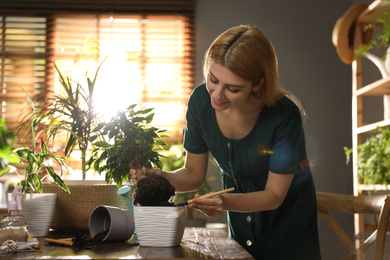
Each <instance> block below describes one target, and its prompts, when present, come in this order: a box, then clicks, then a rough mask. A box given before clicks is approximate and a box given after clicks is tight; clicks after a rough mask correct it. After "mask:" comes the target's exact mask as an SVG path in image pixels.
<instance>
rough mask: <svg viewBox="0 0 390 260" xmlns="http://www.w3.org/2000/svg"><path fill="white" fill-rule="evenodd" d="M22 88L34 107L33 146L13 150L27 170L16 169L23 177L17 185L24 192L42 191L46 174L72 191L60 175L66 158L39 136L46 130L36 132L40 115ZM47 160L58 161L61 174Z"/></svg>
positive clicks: (60, 185)
mask: <svg viewBox="0 0 390 260" xmlns="http://www.w3.org/2000/svg"><path fill="white" fill-rule="evenodd" d="M21 89H22V90H23V91H24V93H25V94H26V97H27V100H28V103H29V105H30V106H31V108H32V116H31V123H30V130H31V146H30V147H28V146H21V147H17V148H15V149H14V150H13V152H14V153H16V154H17V155H18V157H19V160H20V162H21V164H22V166H23V168H24V171H25V172H24V174H20V173H19V172H18V171H17V170H16V173H17V174H18V175H19V177H20V178H21V181H20V182H19V183H18V184H17V186H19V185H22V187H23V189H22V192H23V193H32V192H39V193H42V180H43V179H44V178H45V177H46V176H50V177H52V178H53V180H54V182H55V183H56V184H57V185H58V186H59V187H61V188H62V189H64V190H65V191H67V192H68V193H70V191H69V188H68V187H67V186H66V184H65V183H64V181H63V180H62V178H61V177H60V176H62V175H63V173H64V171H63V169H64V168H66V163H65V158H64V157H62V156H59V155H56V154H54V153H51V152H50V151H49V150H48V148H47V145H46V143H45V141H44V140H43V139H41V138H39V136H41V134H42V133H43V132H44V130H40V131H38V132H36V130H37V126H38V122H39V120H38V117H39V115H38V114H37V113H36V110H35V108H34V103H33V101H32V100H31V98H30V96H29V95H28V94H27V92H26V91H25V90H24V89H23V88H21ZM39 143H40V144H39ZM38 145H39V147H38ZM47 160H53V161H54V163H57V164H58V165H59V168H60V175H58V174H57V173H56V172H55V170H54V168H53V167H52V166H51V165H50V164H49V163H48V161H47ZM42 170H44V171H46V175H45V176H43V177H42V178H41V177H40V174H41V173H42ZM8 172H9V170H8V171H2V172H1V174H0V177H1V176H3V175H5V174H7V173H8Z"/></svg>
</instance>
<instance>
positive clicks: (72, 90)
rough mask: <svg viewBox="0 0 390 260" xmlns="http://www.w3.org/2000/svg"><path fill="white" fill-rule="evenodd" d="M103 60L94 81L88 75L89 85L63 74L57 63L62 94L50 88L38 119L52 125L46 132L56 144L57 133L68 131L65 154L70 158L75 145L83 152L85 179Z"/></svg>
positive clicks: (96, 119) (96, 121) (94, 124)
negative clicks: (99, 74)
mask: <svg viewBox="0 0 390 260" xmlns="http://www.w3.org/2000/svg"><path fill="white" fill-rule="evenodd" d="M103 62H104V61H103ZM103 62H102V63H101V64H100V65H99V67H98V68H97V70H96V73H95V76H94V78H93V80H91V79H90V78H89V77H87V75H85V78H86V82H87V87H85V86H84V85H82V84H80V83H78V82H75V81H73V80H72V78H71V76H69V75H67V76H64V75H63V74H62V73H61V71H60V70H59V68H58V67H57V65H56V64H55V63H54V67H55V69H56V71H57V73H58V75H59V81H60V84H61V86H62V90H63V93H59V94H57V93H54V91H49V95H48V98H46V100H45V103H46V105H45V107H43V108H42V109H41V111H40V113H39V117H38V118H37V120H38V122H39V123H45V124H47V125H48V126H49V127H48V128H47V133H46V134H47V137H48V138H51V139H52V140H53V143H54V142H55V141H56V137H57V135H58V134H60V133H64V132H65V134H67V139H66V144H65V156H66V157H69V156H70V155H71V153H72V152H73V151H74V150H75V148H78V149H79V150H80V151H81V168H82V179H83V180H85V178H86V169H85V161H86V154H87V150H88V146H89V144H90V143H89V141H88V138H89V136H90V134H91V132H92V129H93V128H94V127H95V126H96V124H97V123H98V117H97V114H96V113H95V112H94V103H93V100H94V99H93V95H94V90H95V84H96V80H97V75H98V72H99V69H100V67H101V65H102V64H103ZM86 74H87V73H86Z"/></svg>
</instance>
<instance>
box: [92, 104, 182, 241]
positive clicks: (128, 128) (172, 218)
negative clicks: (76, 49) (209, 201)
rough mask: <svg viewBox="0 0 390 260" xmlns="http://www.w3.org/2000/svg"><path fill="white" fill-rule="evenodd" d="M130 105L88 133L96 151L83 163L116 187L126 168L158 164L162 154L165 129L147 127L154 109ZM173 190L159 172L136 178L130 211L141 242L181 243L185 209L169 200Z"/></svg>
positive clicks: (123, 179)
mask: <svg viewBox="0 0 390 260" xmlns="http://www.w3.org/2000/svg"><path fill="white" fill-rule="evenodd" d="M135 107H136V105H131V106H129V107H128V108H127V110H125V111H121V112H118V113H117V115H116V116H115V117H113V118H112V119H111V121H109V122H108V123H105V122H103V123H100V124H99V125H98V127H97V128H96V129H95V130H94V133H95V134H94V135H92V136H91V137H90V140H91V141H93V142H94V143H93V144H94V146H95V147H96V149H95V150H93V157H91V158H90V160H88V161H87V165H88V166H90V167H93V168H94V169H95V170H96V171H97V172H98V173H100V174H105V179H106V181H110V180H113V181H114V182H115V183H116V184H117V185H118V187H121V186H122V183H123V182H131V179H130V175H129V172H130V169H136V170H138V171H140V170H141V168H142V167H151V168H152V167H158V168H160V169H161V168H162V163H161V161H160V157H161V156H162V155H161V154H160V153H158V152H157V151H156V149H157V148H160V149H161V147H163V146H165V145H166V143H165V142H164V141H162V140H160V138H163V137H165V136H164V135H163V132H165V131H164V130H160V129H158V128H156V127H147V125H148V124H150V123H151V122H152V120H153V116H154V114H153V113H151V112H152V110H153V109H141V110H135ZM174 194H175V189H174V187H173V186H172V185H171V184H170V182H169V181H168V180H167V179H165V178H164V177H162V176H159V175H154V174H152V175H151V176H146V177H144V178H143V179H140V180H139V181H138V182H137V186H136V189H135V191H134V196H133V197H134V201H133V203H134V209H133V213H134V221H135V230H136V234H137V237H138V241H139V243H140V245H141V246H161V247H170V246H176V245H178V244H179V243H180V241H181V238H182V236H183V232H184V227H185V222H186V215H187V210H186V207H185V206H181V207H177V206H175V205H174V204H173V203H172V202H170V199H171V198H172V196H173V195H174Z"/></svg>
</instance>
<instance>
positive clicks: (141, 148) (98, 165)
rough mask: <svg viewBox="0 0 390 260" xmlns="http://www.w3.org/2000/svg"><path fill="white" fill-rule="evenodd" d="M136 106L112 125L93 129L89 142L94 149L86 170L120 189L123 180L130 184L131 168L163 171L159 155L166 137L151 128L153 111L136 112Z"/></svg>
mask: <svg viewBox="0 0 390 260" xmlns="http://www.w3.org/2000/svg"><path fill="white" fill-rule="evenodd" d="M135 107H136V105H135V104H133V105H130V106H129V107H128V108H127V109H125V110H123V111H120V112H118V113H117V114H116V115H115V116H114V117H112V119H111V120H110V121H109V122H101V123H99V124H98V126H97V127H96V128H95V129H94V130H93V133H92V135H91V137H90V138H89V141H91V142H93V146H94V147H95V148H94V149H93V150H92V156H91V158H90V159H89V160H88V161H87V162H86V165H87V168H90V167H93V169H94V170H95V171H96V172H98V173H99V174H105V180H106V182H109V181H110V180H113V181H114V182H115V183H116V184H117V186H118V187H120V186H121V185H122V182H123V181H131V180H130V176H129V172H130V169H140V168H141V167H147V168H148V167H151V168H152V167H158V168H160V169H161V168H162V163H161V161H160V157H161V156H162V155H161V154H160V153H159V152H157V149H158V148H160V149H161V148H162V147H164V146H166V145H167V144H166V143H165V142H164V141H162V140H161V138H164V137H167V135H164V134H163V133H164V132H165V131H166V130H160V129H158V128H156V127H153V126H149V127H148V124H150V123H151V122H152V121H153V117H154V113H152V110H153V108H148V109H140V110H135Z"/></svg>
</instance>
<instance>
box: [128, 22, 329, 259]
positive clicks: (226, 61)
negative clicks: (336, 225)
mask: <svg viewBox="0 0 390 260" xmlns="http://www.w3.org/2000/svg"><path fill="white" fill-rule="evenodd" d="M204 76H205V78H206V84H203V85H200V86H198V87H197V88H195V89H194V91H193V93H192V94H191V97H190V99H189V102H188V111H187V126H186V129H185V136H184V148H185V149H186V151H187V153H186V154H187V155H186V162H185V166H184V167H183V168H182V169H179V170H177V171H175V172H158V174H162V175H163V176H164V177H166V178H167V179H168V180H169V181H170V182H171V183H172V184H173V185H174V186H175V188H176V190H177V191H189V190H195V189H197V188H199V187H200V185H201V184H202V183H203V181H204V179H205V177H206V173H207V162H208V155H209V152H210V153H211V155H212V156H213V157H214V159H215V161H216V162H217V163H218V165H219V167H220V170H221V178H222V184H223V187H224V188H225V189H226V188H230V187H234V188H235V191H234V193H227V194H223V195H220V196H217V197H213V198H198V197H196V198H195V200H194V203H192V204H191V207H192V208H195V209H198V210H200V211H202V212H203V213H204V214H206V215H207V216H211V217H212V216H216V215H218V214H220V213H221V212H222V211H227V212H228V225H229V234H230V235H231V236H232V237H233V238H234V239H235V240H236V241H237V242H238V243H240V244H241V245H242V246H243V247H244V248H245V249H246V250H247V251H248V252H249V253H251V254H252V255H253V256H254V257H255V258H256V259H277V260H281V259H299V260H303V259H310V260H315V259H320V258H321V257H320V250H319V239H318V230H317V206H316V195H315V188H314V183H313V179H312V175H311V171H310V167H309V163H308V159H307V157H306V147H305V136H304V132H303V127H302V117H303V116H304V115H303V114H304V113H303V109H301V106H300V104H299V102H298V101H297V100H296V99H295V98H294V97H293V95H291V94H290V93H288V92H286V91H283V90H281V89H280V88H279V85H278V68H277V59H276V54H275V51H274V48H273V46H272V44H271V43H270V42H269V40H268V39H267V38H266V36H265V35H264V34H263V33H262V32H261V31H260V30H258V29H257V28H255V27H250V26H238V27H233V28H231V29H229V30H227V31H226V32H224V33H223V34H221V35H220V36H219V37H218V38H217V39H216V40H215V41H214V42H213V43H212V44H211V46H210V48H209V50H208V51H207V53H206V55H205V61H204ZM150 171H154V172H156V171H155V170H149V172H150ZM131 175H132V178H137V175H136V173H135V171H133V170H132V171H131Z"/></svg>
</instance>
